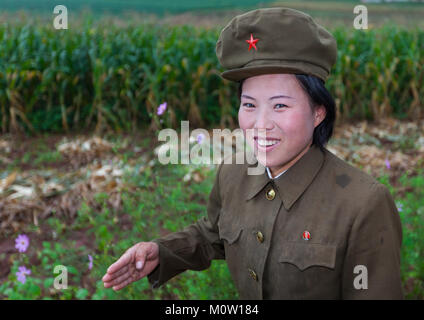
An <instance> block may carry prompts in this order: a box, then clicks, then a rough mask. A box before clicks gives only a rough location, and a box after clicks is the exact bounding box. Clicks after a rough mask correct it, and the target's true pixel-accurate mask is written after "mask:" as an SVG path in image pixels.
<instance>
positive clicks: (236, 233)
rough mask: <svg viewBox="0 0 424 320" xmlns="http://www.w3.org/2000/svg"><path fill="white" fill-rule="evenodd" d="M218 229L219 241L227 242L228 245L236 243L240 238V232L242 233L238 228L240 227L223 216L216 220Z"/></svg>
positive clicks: (241, 229)
mask: <svg viewBox="0 0 424 320" xmlns="http://www.w3.org/2000/svg"><path fill="white" fill-rule="evenodd" d="M223 217H224V218H223ZM224 220H225V221H224ZM218 229H219V239H221V240H225V241H227V242H228V244H233V243H234V242H236V241H237V240H238V238H239V237H240V234H241V232H242V231H243V228H242V227H240V225H238V224H235V223H234V222H232V221H229V219H225V215H222V214H221V217H220V219H219V220H218Z"/></svg>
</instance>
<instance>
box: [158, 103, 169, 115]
mask: <svg viewBox="0 0 424 320" xmlns="http://www.w3.org/2000/svg"><path fill="white" fill-rule="evenodd" d="M166 106H167V103H166V102H164V103H162V104H161V105H159V107H158V111H157V115H158V116H160V115H161V114H163V113H164V112H165V110H166Z"/></svg>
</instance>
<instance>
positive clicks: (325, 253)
mask: <svg viewBox="0 0 424 320" xmlns="http://www.w3.org/2000/svg"><path fill="white" fill-rule="evenodd" d="M216 54H217V57H218V59H219V61H220V63H221V64H222V66H223V67H224V68H226V69H227V70H226V71H225V72H224V73H223V74H222V77H223V78H225V79H228V80H231V81H237V82H239V83H240V90H239V95H240V101H241V103H240V108H239V113H238V118H239V125H240V127H241V129H243V132H244V134H245V138H246V141H247V142H248V143H249V144H250V145H251V146H252V147H253V149H254V150H255V155H256V157H255V158H256V159H257V162H259V163H260V164H262V165H263V166H265V167H266V173H265V171H264V173H263V174H261V175H249V174H248V172H247V171H248V170H247V169H248V168H249V167H251V165H248V164H243V165H238V164H235V162H234V161H233V164H221V165H220V166H219V167H218V171H217V175H216V178H215V183H214V186H213V188H212V191H211V194H210V198H209V202H208V208H207V214H208V217H207V218H203V219H200V220H199V221H198V222H197V223H195V224H193V225H190V226H189V227H187V228H185V229H184V230H183V231H181V232H176V233H171V234H169V235H167V236H165V237H163V238H160V239H155V240H153V241H151V242H140V243H137V244H136V245H134V246H133V247H131V248H129V249H128V250H127V251H126V252H125V253H124V254H123V256H122V257H121V258H120V259H119V260H118V261H116V262H115V263H114V264H112V265H111V266H110V267H109V269H108V270H107V273H106V275H105V276H104V277H103V281H104V285H105V287H113V288H114V289H115V290H119V289H121V288H123V287H125V286H126V285H128V284H130V283H131V282H134V281H137V280H139V279H141V278H143V277H144V276H148V279H149V282H150V283H151V284H152V285H153V287H154V288H156V287H158V286H160V285H162V284H163V283H165V282H166V281H168V280H169V279H170V278H172V277H174V276H176V275H177V274H179V273H181V272H183V271H185V270H204V269H206V268H208V267H209V266H210V264H211V260H212V259H226V261H227V263H228V268H229V270H230V273H231V276H232V278H233V280H234V283H235V285H236V287H237V289H238V291H239V295H240V298H242V299H401V298H403V294H402V285H401V276H400V247H401V242H402V229H401V223H400V219H399V214H398V212H397V209H396V206H395V204H394V201H393V199H392V197H391V195H390V193H389V191H388V189H387V188H386V187H385V186H384V185H382V184H380V183H379V182H377V181H376V180H375V179H374V178H372V177H371V176H369V175H367V174H365V173H363V172H362V171H360V170H358V169H356V168H354V167H352V166H350V165H349V164H347V163H346V162H345V161H343V160H341V159H339V158H338V157H336V156H335V155H334V154H332V153H331V152H329V151H328V150H327V149H326V148H325V147H324V145H325V144H326V143H327V141H328V140H329V138H330V137H331V135H332V131H333V125H334V121H335V105H334V101H333V98H332V97H331V95H330V93H329V92H328V91H327V90H326V88H325V85H324V82H325V80H326V78H327V77H328V75H329V72H330V69H331V67H332V66H333V65H334V63H335V61H336V56H337V48H336V41H335V39H334V37H333V36H332V35H331V34H330V33H329V32H328V31H327V30H325V29H324V28H323V27H322V26H320V25H318V24H317V23H315V22H314V21H313V20H312V19H311V17H310V16H309V15H306V14H304V13H302V12H300V11H296V10H292V9H288V8H267V9H258V10H254V11H250V12H248V13H245V14H242V15H239V16H236V17H235V18H233V19H232V20H231V22H230V23H229V24H228V25H227V26H226V27H225V28H224V29H223V30H222V32H221V34H220V37H219V39H218V42H217V44H216ZM260 132H265V135H261V134H260ZM249 133H251V134H249Z"/></svg>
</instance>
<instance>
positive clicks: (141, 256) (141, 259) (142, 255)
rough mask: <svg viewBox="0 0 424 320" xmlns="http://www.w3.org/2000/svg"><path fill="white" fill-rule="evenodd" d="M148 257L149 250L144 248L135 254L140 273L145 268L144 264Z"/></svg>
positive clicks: (136, 265) (136, 266)
mask: <svg viewBox="0 0 424 320" xmlns="http://www.w3.org/2000/svg"><path fill="white" fill-rule="evenodd" d="M146 257H147V250H146V249H145V248H144V247H141V248H140V249H138V250H137V252H136V254H135V261H136V262H135V268H136V269H137V270H139V271H141V269H143V267H144V263H145V261H146Z"/></svg>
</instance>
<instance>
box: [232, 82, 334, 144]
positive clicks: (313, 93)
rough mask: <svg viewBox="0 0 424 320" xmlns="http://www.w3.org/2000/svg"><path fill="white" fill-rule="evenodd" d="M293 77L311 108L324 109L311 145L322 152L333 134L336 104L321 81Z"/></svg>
mask: <svg viewBox="0 0 424 320" xmlns="http://www.w3.org/2000/svg"><path fill="white" fill-rule="evenodd" d="M295 76H296V79H297V81H298V82H299V84H300V85H301V87H302V88H303V90H305V92H306V93H307V95H308V98H309V104H310V106H311V108H312V109H313V108H315V107H317V106H319V105H323V106H324V107H325V110H326V116H325V118H324V120H322V121H321V123H320V124H319V125H318V126H317V127H316V128H315V129H314V133H313V138H312V145H316V146H318V147H319V148H320V149H321V150H322V149H323V148H324V146H325V145H326V143H327V142H328V140H330V138H331V136H332V134H333V128H334V122H335V121H336V104H335V102H334V99H333V97H332V96H331V93H330V92H329V91H328V90H327V88H326V87H325V83H324V81H323V80H322V79H320V78H318V77H315V76H313V75H306V74H295ZM243 81H244V80H241V81H239V88H238V94H239V95H238V96H239V98H240V99H241V93H242V88H243Z"/></svg>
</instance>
